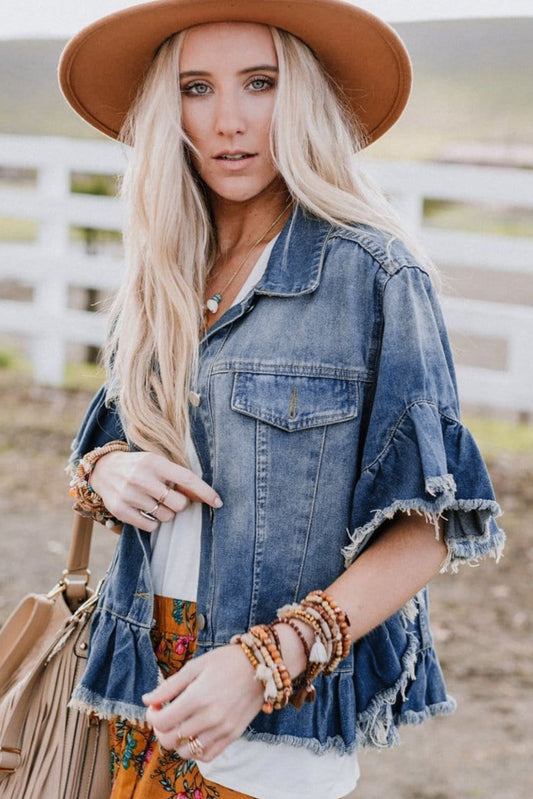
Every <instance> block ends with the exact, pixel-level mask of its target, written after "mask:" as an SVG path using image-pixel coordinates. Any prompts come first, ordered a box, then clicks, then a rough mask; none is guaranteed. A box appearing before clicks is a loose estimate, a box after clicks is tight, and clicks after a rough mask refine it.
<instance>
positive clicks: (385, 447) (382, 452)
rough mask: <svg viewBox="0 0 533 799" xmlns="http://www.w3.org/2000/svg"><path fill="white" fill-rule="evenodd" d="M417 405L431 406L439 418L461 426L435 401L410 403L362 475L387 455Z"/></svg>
mask: <svg viewBox="0 0 533 799" xmlns="http://www.w3.org/2000/svg"><path fill="white" fill-rule="evenodd" d="M415 405H429V406H431V407H432V408H435V410H436V411H437V413H438V414H439V416H442V417H443V418H444V419H447V420H448V421H450V422H455V423H457V424H461V422H460V420H459V419H456V418H454V417H453V416H449V415H448V414H446V413H444V412H443V411H441V410H440V408H439V406H438V405H437V403H436V402H435V401H434V400H429V399H417V400H413V402H410V403H409V405H406V406H405V408H404V409H403V411H402V413H401V414H400V416H399V417H398V419H397V421H396V423H395V425H394V427H393V428H392V430H391V432H390V433H389V436H388V438H387V441H386V442H385V444H384V445H383V447H382V449H381V450H380V451H379V453H378V454H377V455H376V457H375V458H374V459H373V460H372V461H371V462H370V463H369V464H368V465H367V466H363V467H362V468H361V475H363V474H364V472H368V471H369V470H370V469H371V468H372V467H373V466H374V465H375V464H376V463H377V462H378V461H379V460H381V458H382V457H383V456H384V455H385V453H386V451H387V450H388V448H389V447H390V445H391V444H392V442H393V440H394V437H395V435H396V433H397V431H398V428H399V427H400V425H401V424H402V422H403V420H404V418H405V416H406V415H407V414H408V412H409V411H410V410H411V408H413V407H414V406H415Z"/></svg>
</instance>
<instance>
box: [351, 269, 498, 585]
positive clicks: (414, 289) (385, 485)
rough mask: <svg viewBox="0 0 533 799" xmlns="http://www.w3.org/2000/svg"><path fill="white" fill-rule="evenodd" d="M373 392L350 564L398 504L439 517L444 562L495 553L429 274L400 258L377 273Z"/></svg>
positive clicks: (489, 503) (492, 507)
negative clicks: (380, 276) (398, 264)
mask: <svg viewBox="0 0 533 799" xmlns="http://www.w3.org/2000/svg"><path fill="white" fill-rule="evenodd" d="M382 290H383V302H382V307H383V315H382V319H381V337H380V342H381V343H380V350H379V353H378V357H377V359H376V360H377V364H378V366H377V374H376V384H375V394H374V397H373V400H372V407H371V410H370V412H369V424H368V429H367V432H366V437H365V443H364V449H363V458H362V469H361V475H360V479H359V480H358V482H357V484H356V487H355V492H354V498H353V505H352V527H351V533H350V538H351V542H350V543H349V544H348V546H346V547H345V549H344V551H343V554H344V556H345V559H346V565H349V564H350V563H351V562H352V561H353V560H354V559H355V557H356V556H357V555H358V554H359V553H360V551H361V550H362V549H363V548H364V546H365V545H366V543H367V542H368V541H369V539H370V537H371V536H372V534H373V533H374V532H375V531H376V530H377V529H378V528H379V527H380V525H381V524H382V523H383V522H384V521H386V520H388V519H391V518H393V516H394V515H395V514H397V513H399V512H404V513H412V512H417V513H423V514H425V515H426V517H427V518H428V519H431V520H433V521H434V522H435V525H436V524H437V521H438V519H439V518H441V517H442V518H443V519H444V535H445V539H446V543H447V547H448V558H447V561H446V563H445V564H444V566H443V569H445V568H447V567H448V566H451V568H452V570H456V569H457V566H458V564H459V563H460V562H461V561H467V562H472V561H475V560H477V559H478V558H480V557H482V556H484V555H487V554H489V555H492V556H493V557H496V558H498V557H499V556H500V554H501V551H502V548H503V543H504V539H505V536H504V533H503V531H502V530H500V529H499V527H498V525H497V524H496V522H495V518H496V517H497V516H499V515H500V513H501V511H500V508H499V505H498V504H497V502H496V500H495V497H494V491H493V488H492V485H491V481H490V478H489V475H488V472H487V469H486V466H485V463H484V461H483V458H482V456H481V454H480V452H479V450H478V448H477V446H476V443H475V442H474V440H473V438H472V436H471V435H470V433H469V431H468V430H467V429H466V428H465V427H464V426H463V425H462V424H461V422H460V421H459V408H458V401H457V387H456V380H455V372H454V367H453V361H452V357H451V352H450V347H449V342H448V337H447V334H446V330H445V326H444V322H443V318H442V313H441V310H440V306H439V304H438V301H437V299H436V297H435V293H434V289H433V287H432V284H431V282H430V280H429V278H428V276H427V275H426V274H425V272H423V271H422V270H421V269H419V268H418V267H416V266H404V267H402V268H400V269H399V270H398V271H397V272H395V273H394V274H392V275H391V276H389V277H388V278H387V280H386V281H384V285H383V289H382Z"/></svg>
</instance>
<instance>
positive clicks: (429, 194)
mask: <svg viewBox="0 0 533 799" xmlns="http://www.w3.org/2000/svg"><path fill="white" fill-rule="evenodd" d="M123 163H124V156H123V153H122V152H121V149H120V147H119V146H118V145H114V144H113V143H108V142H103V141H81V140H68V139H57V138H43V137H18V136H17V137H14V136H0V169H1V168H13V169H21V168H23V169H31V170H35V172H36V176H37V178H36V184H35V185H34V186H32V187H30V188H22V187H19V186H17V185H14V187H13V188H11V187H9V188H3V189H2V188H0V218H2V217H13V218H18V219H30V220H36V221H37V224H38V234H37V239H36V241H35V243H30V244H18V243H9V242H5V243H1V242H0V281H5V280H7V279H14V280H16V281H19V282H21V283H24V284H27V285H29V286H31V287H33V300H32V302H19V301H15V300H8V299H3V300H0V335H1V334H2V333H12V334H17V335H20V336H23V337H25V338H27V339H28V340H29V342H30V345H31V357H32V362H33V369H34V376H35V379H36V381H38V382H40V383H47V384H52V385H58V384H60V383H61V382H62V380H63V374H64V367H65V358H66V346H67V343H69V342H75V343H80V344H86V345H95V346H98V345H100V344H101V342H102V339H103V335H104V329H105V320H104V319H103V318H102V316H101V315H100V314H97V313H91V312H88V311H82V310H74V309H72V308H69V307H68V289H69V287H70V286H78V287H85V288H92V289H111V290H112V289H114V288H115V287H116V286H117V284H118V283H119V281H120V278H121V274H122V269H123V264H122V261H121V260H120V258H117V257H113V256H112V255H110V254H105V253H104V254H93V255H89V254H87V253H86V252H84V251H83V248H82V247H81V246H80V245H77V246H76V245H73V244H72V243H71V229H72V228H73V227H81V228H90V229H99V230H114V231H118V230H120V228H121V224H122V209H121V206H120V203H119V202H118V201H117V200H116V199H114V198H108V197H95V196H88V195H82V194H75V193H72V191H71V175H72V173H80V172H81V173H88V174H98V175H117V174H120V172H121V170H122V168H123ZM371 169H372V172H373V174H374V177H375V178H376V179H377V181H378V183H379V184H380V185H381V186H382V187H383V188H384V189H385V190H386V191H387V192H388V193H389V194H390V195H391V197H392V198H393V200H394V201H395V203H396V205H397V207H398V210H399V212H400V214H401V215H402V216H403V219H404V221H405V224H406V225H407V226H408V227H409V228H410V229H411V230H412V231H413V232H415V233H416V234H418V235H419V236H420V237H421V239H422V241H423V243H424V245H425V246H426V249H427V250H428V252H429V254H430V255H431V257H432V258H433V259H434V260H435V261H436V263H437V264H442V265H445V266H446V267H449V268H453V267H458V266H460V267H467V268H469V269H473V270H495V271H498V272H507V273H509V279H510V280H512V275H516V274H522V275H523V274H525V275H528V276H530V277H531V280H532V286H533V238H532V239H526V238H522V239H521V238H512V237H507V236H505V237H504V236H496V235H481V234H471V233H464V232H459V231H453V230H437V229H432V228H430V227H427V226H425V225H424V224H423V206H424V201H425V200H426V199H438V200H450V201H455V202H472V203H494V204H498V205H501V206H520V207H523V208H530V209H533V172H531V171H527V170H519V169H501V168H489V167H469V166H455V165H445V164H431V163H416V162H410V163H391V162H388V161H387V162H383V161H382V162H373V163H372V164H371ZM482 274H483V273H482V272H480V279H483V278H482ZM443 306H444V312H445V315H446V318H447V322H448V325H449V328H450V330H451V331H452V334H453V333H454V332H458V333H461V334H463V335H466V336H467V337H473V338H477V337H483V336H490V337H493V338H494V337H496V338H498V339H501V340H502V341H503V342H504V350H505V352H506V358H505V364H504V365H503V366H502V368H501V369H495V368H490V369H489V368H481V367H479V366H478V367H476V366H468V367H466V366H461V365H460V366H459V367H458V378H459V387H460V392H461V396H462V399H463V400H465V401H467V402H469V403H474V404H476V405H487V406H491V407H495V408H500V409H509V410H512V411H516V412H519V413H521V414H526V415H528V416H529V415H530V414H532V413H533V357H532V353H531V342H532V341H533V306H532V305H523V306H521V305H516V304H513V305H506V304H503V303H500V302H486V301H485V302H482V301H480V300H474V299H468V300H467V299H459V298H455V297H453V298H452V297H449V296H448V297H444V298H443Z"/></svg>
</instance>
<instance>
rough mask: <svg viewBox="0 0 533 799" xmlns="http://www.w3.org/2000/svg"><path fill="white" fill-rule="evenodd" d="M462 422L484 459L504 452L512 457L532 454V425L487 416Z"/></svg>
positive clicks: (468, 417) (475, 417)
mask: <svg viewBox="0 0 533 799" xmlns="http://www.w3.org/2000/svg"><path fill="white" fill-rule="evenodd" d="M464 421H465V424H466V426H467V427H468V429H469V430H470V431H471V433H472V435H473V436H474V438H475V439H476V441H477V443H478V446H479V448H480V449H481V451H482V452H483V455H484V456H485V457H486V458H496V457H498V456H499V455H501V454H502V453H504V452H506V453H510V454H513V455H522V454H530V455H531V454H532V453H533V425H532V424H524V423H520V422H513V421H508V420H502V419H496V418H491V417H489V416H467V417H465V420H464Z"/></svg>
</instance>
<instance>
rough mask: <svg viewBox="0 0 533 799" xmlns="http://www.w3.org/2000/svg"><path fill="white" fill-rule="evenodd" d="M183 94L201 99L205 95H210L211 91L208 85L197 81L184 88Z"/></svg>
mask: <svg viewBox="0 0 533 799" xmlns="http://www.w3.org/2000/svg"><path fill="white" fill-rule="evenodd" d="M181 91H182V92H183V94H192V95H195V96H196V97H200V96H202V95H204V94H209V92H210V91H211V88H210V86H208V85H207V83H200V81H195V82H194V83H189V84H188V85H187V86H184V87H183V89H182V90H181Z"/></svg>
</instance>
